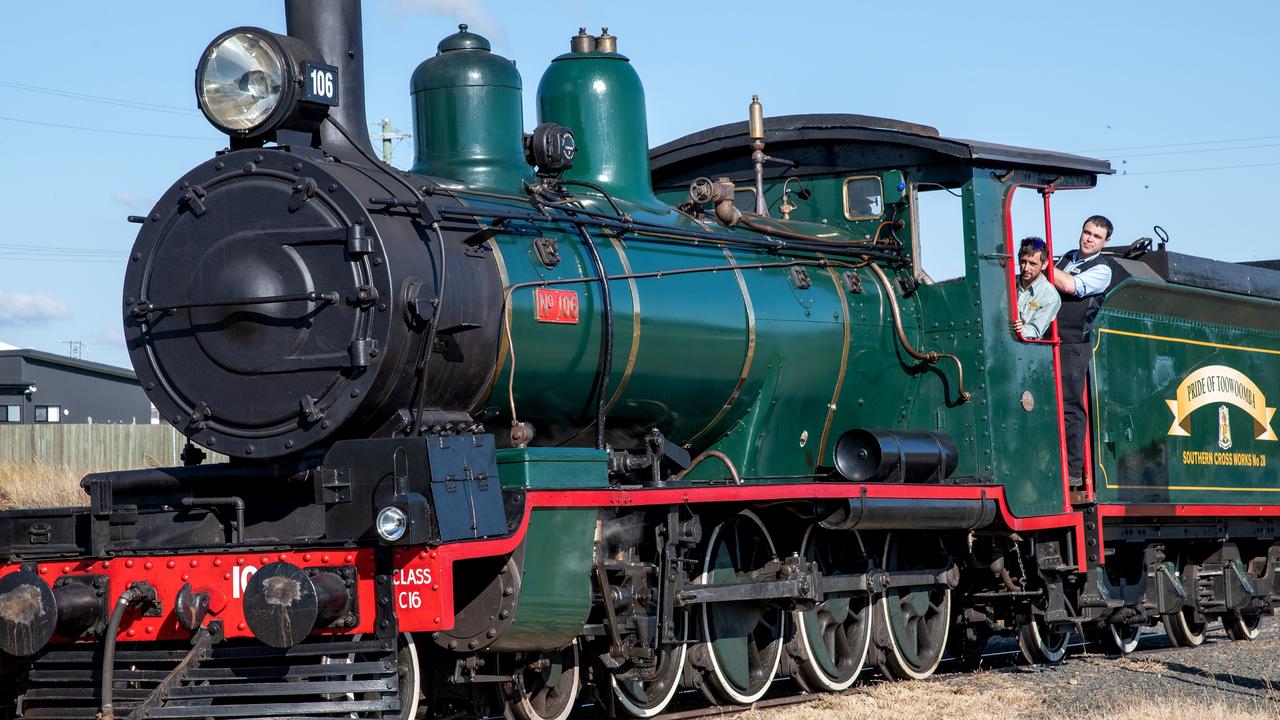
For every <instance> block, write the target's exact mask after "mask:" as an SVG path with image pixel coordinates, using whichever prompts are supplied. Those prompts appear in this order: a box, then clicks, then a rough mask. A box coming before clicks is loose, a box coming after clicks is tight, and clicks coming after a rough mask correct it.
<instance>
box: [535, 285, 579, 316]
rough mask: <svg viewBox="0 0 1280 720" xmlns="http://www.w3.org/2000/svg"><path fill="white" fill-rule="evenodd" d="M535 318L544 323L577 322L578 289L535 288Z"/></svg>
mask: <svg viewBox="0 0 1280 720" xmlns="http://www.w3.org/2000/svg"><path fill="white" fill-rule="evenodd" d="M534 298H535V299H536V301H537V320H538V322H545V323H566V324H569V325H577V324H578V291H577V290H551V289H550V288H537V289H536V290H535V291H534Z"/></svg>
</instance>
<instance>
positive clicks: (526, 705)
mask: <svg viewBox="0 0 1280 720" xmlns="http://www.w3.org/2000/svg"><path fill="white" fill-rule="evenodd" d="M560 659H561V664H560V667H558V668H557V667H556V666H555V662H554V661H553V662H552V665H551V667H549V668H548V671H549V672H548V671H543V672H541V673H540V675H541V676H542V677H541V679H542V680H543V681H544V682H545V684H543V685H542V686H540V687H538V688H536V689H535V690H534V691H533V692H529V691H528V689H527V686H520V687H517V688H516V690H515V692H516V698H515V699H516V701H515V702H514V703H510V704H509V706H510V707H511V708H512V709H513V711H514V714H515V716H516V717H518V718H520V719H521V720H565V718H567V717H569V713H571V712H573V709H574V707H575V706H576V705H577V700H578V688H579V683H578V644H577V643H576V642H575V643H574V644H572V645H570V646H569V647H568V648H565V649H564V650H562V651H561V655H560ZM565 659H568V660H569V661H570V664H569V667H565V666H564V662H563V660H565Z"/></svg>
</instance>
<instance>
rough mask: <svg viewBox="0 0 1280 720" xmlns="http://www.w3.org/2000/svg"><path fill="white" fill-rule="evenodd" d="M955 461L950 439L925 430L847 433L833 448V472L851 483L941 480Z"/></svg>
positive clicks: (949, 471) (956, 456)
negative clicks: (834, 468) (834, 466)
mask: <svg viewBox="0 0 1280 720" xmlns="http://www.w3.org/2000/svg"><path fill="white" fill-rule="evenodd" d="M958 461H959V453H958V452H957V450H956V443H955V441H954V440H952V439H951V436H949V435H946V434H944V433H935V432H929V431H927V430H864V429H856V430H850V431H849V432H846V433H845V434H844V435H841V436H840V440H839V441H837V442H836V448H835V465H836V472H838V473H840V476H841V477H843V478H844V479H845V480H848V481H850V482H871V481H877V480H886V481H889V482H929V481H935V480H942V479H944V478H946V477H949V476H950V475H951V473H953V472H955V469H956V463H957V462H958Z"/></svg>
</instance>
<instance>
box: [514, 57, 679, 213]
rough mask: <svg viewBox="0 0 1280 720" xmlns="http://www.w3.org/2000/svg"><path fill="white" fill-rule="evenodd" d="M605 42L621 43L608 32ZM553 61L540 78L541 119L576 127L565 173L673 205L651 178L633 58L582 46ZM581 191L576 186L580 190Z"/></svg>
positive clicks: (654, 206) (652, 205) (647, 202)
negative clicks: (658, 194)
mask: <svg viewBox="0 0 1280 720" xmlns="http://www.w3.org/2000/svg"><path fill="white" fill-rule="evenodd" d="M605 37H606V42H605V43H604V46H605V47H609V46H614V47H616V45H615V43H616V40H617V39H616V38H614V37H613V36H611V35H607V34H606V36H605ZM587 46H588V45H587V44H586V43H581V42H571V43H570V47H571V48H575V49H574V50H573V51H571V52H568V53H565V54H564V55H561V56H559V57H557V58H555V59H554V60H552V61H551V65H550V66H549V67H548V68H547V71H546V72H545V73H544V74H543V75H542V81H541V82H540V83H538V120H539V122H554V123H559V124H561V125H564V126H565V127H567V128H569V129H570V130H572V131H573V135H574V139H575V141H576V144H577V155H576V156H575V157H574V160H573V167H572V168H570V169H569V170H568V171H566V172H565V173H564V177H565V179H568V180H579V181H586V182H590V183H593V184H596V185H599V186H600V187H602V188H604V189H605V190H606V191H608V192H609V193H610V194H611V195H613V196H614V197H616V198H618V199H620V200H624V201H626V202H629V203H632V204H633V205H637V206H639V207H642V208H644V209H646V210H649V211H651V212H667V211H668V210H669V208H668V207H667V206H666V205H665V204H664V203H663V202H662V201H660V200H658V198H657V197H656V196H655V195H654V194H653V184H652V182H651V180H650V179H649V129H648V125H647V123H646V119H645V105H644V86H643V85H642V84H641V82H640V76H639V75H637V74H636V71H635V68H633V67H632V66H631V61H630V60H629V59H628V58H627V57H626V56H625V55H620V54H618V53H617V52H602V51H601V50H600V38H597V39H596V49H594V50H589V51H585V52H584V51H582V50H578V49H577V48H580V47H587ZM575 192H576V190H575Z"/></svg>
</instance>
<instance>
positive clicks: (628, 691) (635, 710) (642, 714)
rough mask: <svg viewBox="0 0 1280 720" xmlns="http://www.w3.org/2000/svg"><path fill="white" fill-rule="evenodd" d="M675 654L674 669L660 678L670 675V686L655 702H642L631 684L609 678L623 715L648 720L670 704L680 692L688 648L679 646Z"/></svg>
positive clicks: (647, 685) (646, 686)
mask: <svg viewBox="0 0 1280 720" xmlns="http://www.w3.org/2000/svg"><path fill="white" fill-rule="evenodd" d="M688 637H689V632H688V625H687V624H686V625H685V634H684V639H686V640H687V639H688ZM675 652H676V655H677V659H676V660H675V666H674V668H672V669H671V670H670V671H665V672H663V673H662V677H663V678H664V679H667V676H668V674H670V678H669V682H670V686H669V687H667V688H666V689H665V690H664V691H663V693H662V696H661V697H659V698H657V699H656V700H651V701H648V702H646V701H645V700H642V699H641V698H640V697H638V696H637V694H635V692H634V690H633V689H632V687H631V686H632V683H628V682H626V681H622V682H619V681H618V679H617V678H616V677H615V676H613V675H612V674H611V675H610V676H609V685H610V687H611V688H613V699H614V700H615V701H617V703H618V705H619V706H621V708H622V711H623V712H624V713H626V714H627V715H630V716H631V717H636V718H649V717H654V716H655V715H659V714H661V713H662V711H663V710H665V709H666V707H667V705H669V704H670V703H671V700H672V699H674V698H675V696H676V693H677V692H679V690H680V678H681V677H682V676H683V675H684V666H685V661H686V660H687V659H688V657H689V646H688V645H684V644H681V645H680V646H679V648H678V649H677V650H676V651H675ZM637 684H641V685H644V688H645V689H646V690H647V689H648V687H649V683H637Z"/></svg>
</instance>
